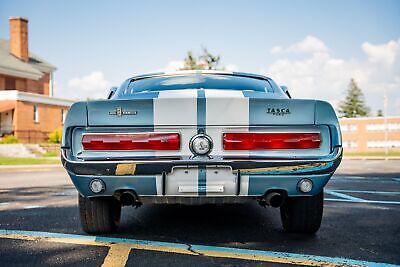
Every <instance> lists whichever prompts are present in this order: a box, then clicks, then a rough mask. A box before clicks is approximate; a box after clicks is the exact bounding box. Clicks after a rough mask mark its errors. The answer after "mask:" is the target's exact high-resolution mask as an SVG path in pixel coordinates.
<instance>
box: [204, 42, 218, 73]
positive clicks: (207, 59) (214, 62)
mask: <svg viewBox="0 0 400 267" xmlns="http://www.w3.org/2000/svg"><path fill="white" fill-rule="evenodd" d="M199 59H200V61H201V63H203V64H204V66H205V69H207V70H216V69H218V65H219V61H220V59H221V57H220V56H219V55H218V56H214V55H212V54H211V53H210V52H208V50H207V48H204V47H203V54H202V55H201V56H200V57H199Z"/></svg>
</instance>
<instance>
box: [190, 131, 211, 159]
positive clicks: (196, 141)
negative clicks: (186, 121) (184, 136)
mask: <svg viewBox="0 0 400 267" xmlns="http://www.w3.org/2000/svg"><path fill="white" fill-rule="evenodd" d="M212 146H213V143H212V140H211V137H209V136H208V135H205V134H198V135H195V136H193V137H192V139H191V140H190V144H189V147H190V150H191V151H192V153H193V154H195V155H200V156H203V155H207V154H209V153H210V152H211V150H212Z"/></svg>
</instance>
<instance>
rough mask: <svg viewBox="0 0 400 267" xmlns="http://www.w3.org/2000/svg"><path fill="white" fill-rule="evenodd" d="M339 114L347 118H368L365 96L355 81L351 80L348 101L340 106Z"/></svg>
mask: <svg viewBox="0 0 400 267" xmlns="http://www.w3.org/2000/svg"><path fill="white" fill-rule="evenodd" d="M339 113H340V116H341V117H346V118H356V117H366V116H368V114H369V108H368V107H367V106H366V105H365V101H364V95H363V93H362V91H361V89H360V87H358V85H357V83H356V81H355V80H354V79H351V80H350V84H349V86H348V89H347V96H346V99H345V100H344V101H342V102H341V103H340V105H339Z"/></svg>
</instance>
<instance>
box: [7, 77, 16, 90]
mask: <svg viewBox="0 0 400 267" xmlns="http://www.w3.org/2000/svg"><path fill="white" fill-rule="evenodd" d="M5 80H6V81H5V86H6V87H5V88H4V89H6V90H16V88H15V87H16V85H15V83H16V82H15V79H13V78H6V79H5Z"/></svg>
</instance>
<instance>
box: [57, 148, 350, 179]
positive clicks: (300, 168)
mask: <svg viewBox="0 0 400 267" xmlns="http://www.w3.org/2000/svg"><path fill="white" fill-rule="evenodd" d="M342 153H343V149H342V147H336V148H334V150H333V152H332V153H330V154H329V155H327V156H325V157H320V158H316V157H303V158H298V157H287V158H284V159H273V158H271V159H262V160H260V159H253V158H249V159H244V160H242V159H238V160H221V159H218V160H216V159H208V158H201V159H200V160H199V159H198V158H194V159H185V160H163V159H162V158H160V159H159V160H154V159H153V160H152V159H150V160H137V161H135V160H99V161H93V160H92V161H83V160H81V161H79V160H71V159H68V157H67V150H66V149H62V150H61V161H62V163H63V166H64V168H66V169H67V171H68V172H70V173H72V174H76V175H100V176H101V175H103V176H115V175H117V176H118V175H161V174H162V173H163V172H165V173H170V172H171V171H172V168H173V167H175V166H182V167H190V166H198V165H202V166H204V165H207V166H215V167H218V166H230V167H231V168H232V172H233V173H239V172H240V173H241V174H245V175H250V174H251V175H257V174H259V175H296V174H327V173H333V172H334V171H335V170H336V168H337V167H338V166H339V164H340V161H341V159H342Z"/></svg>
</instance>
